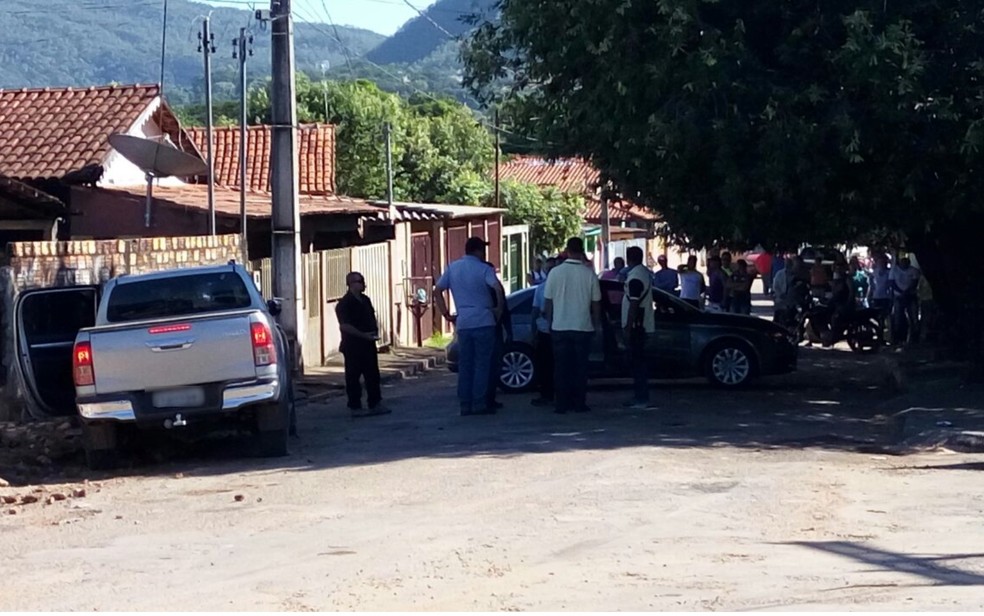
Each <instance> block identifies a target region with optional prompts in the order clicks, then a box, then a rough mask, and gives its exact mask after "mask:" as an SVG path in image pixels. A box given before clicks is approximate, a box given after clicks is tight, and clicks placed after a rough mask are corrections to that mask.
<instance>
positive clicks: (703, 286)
mask: <svg viewBox="0 0 984 616" xmlns="http://www.w3.org/2000/svg"><path fill="white" fill-rule="evenodd" d="M706 291H707V283H706V282H704V274H701V273H700V271H698V269H697V256H696V255H690V256H689V257H687V264H686V265H685V266H683V267H681V268H680V299H682V300H683V301H685V302H687V303H688V304H690V305H691V306H693V307H694V308H701V307H702V300H701V298H702V297H703V295H704V293H705V292H706Z"/></svg>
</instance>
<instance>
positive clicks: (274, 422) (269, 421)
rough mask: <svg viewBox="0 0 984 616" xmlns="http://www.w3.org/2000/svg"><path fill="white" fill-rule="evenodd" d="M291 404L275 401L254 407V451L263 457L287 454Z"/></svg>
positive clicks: (278, 456)
mask: <svg viewBox="0 0 984 616" xmlns="http://www.w3.org/2000/svg"><path fill="white" fill-rule="evenodd" d="M290 415H291V404H290V402H289V401H286V400H284V401H281V402H275V403H273V404H268V405H264V406H260V407H257V408H256V436H255V439H256V453H257V455H259V456H260V457H263V458H280V457H283V456H286V455H287V453H288V452H287V440H288V438H289V436H290Z"/></svg>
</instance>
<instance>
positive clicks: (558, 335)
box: [543, 237, 601, 413]
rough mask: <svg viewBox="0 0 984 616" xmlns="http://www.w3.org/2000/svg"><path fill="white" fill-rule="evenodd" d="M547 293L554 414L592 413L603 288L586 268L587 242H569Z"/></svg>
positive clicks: (554, 271) (549, 280) (549, 283)
mask: <svg viewBox="0 0 984 616" xmlns="http://www.w3.org/2000/svg"><path fill="white" fill-rule="evenodd" d="M546 285H547V288H546V290H545V291H544V310H543V312H544V314H546V316H547V320H548V321H549V322H550V337H551V341H552V342H553V350H554V382H555V383H564V384H565V386H564V387H561V388H558V389H557V391H556V392H555V394H554V409H555V410H554V412H556V413H567V412H568V411H574V412H576V413H579V412H586V411H590V410H591V409H590V408H588V405H587V393H588V357H589V354H590V352H591V338H592V337H593V336H594V332H595V326H594V324H595V323H599V324H600V323H601V286H600V285H599V284H598V277H597V276H595V273H594V272H593V271H592V270H591V269H590V268H588V267H585V266H584V240H582V239H581V238H579V237H572V238H571V239H569V240H567V260H565V261H564V262H563V263H561V264H560V265H558V266H557V267H555V268H554V270H553V272H552V273H551V274H550V276H549V277H548V278H547V282H546ZM599 329H600V326H599Z"/></svg>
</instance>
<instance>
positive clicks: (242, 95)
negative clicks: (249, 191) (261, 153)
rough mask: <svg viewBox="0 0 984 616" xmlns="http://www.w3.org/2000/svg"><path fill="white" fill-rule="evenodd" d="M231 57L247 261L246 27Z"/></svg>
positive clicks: (250, 51)
mask: <svg viewBox="0 0 984 616" xmlns="http://www.w3.org/2000/svg"><path fill="white" fill-rule="evenodd" d="M232 44H233V45H234V46H235V47H234V50H233V52H232V57H233V58H236V59H238V60H239V233H240V236H241V237H240V245H241V248H242V251H243V263H248V262H249V239H248V235H247V234H246V164H247V162H248V161H247V160H246V145H247V139H248V138H249V134H248V131H247V129H246V122H247V121H248V119H247V117H246V116H247V113H248V106H249V102H248V101H247V100H246V95H247V94H248V92H247V87H246V57H247V56H251V55H253V48H252V47H251V45H252V44H253V37H252V36H247V35H246V28H240V29H239V38H237V39H233V41H232Z"/></svg>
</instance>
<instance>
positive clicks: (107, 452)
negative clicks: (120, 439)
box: [82, 423, 120, 471]
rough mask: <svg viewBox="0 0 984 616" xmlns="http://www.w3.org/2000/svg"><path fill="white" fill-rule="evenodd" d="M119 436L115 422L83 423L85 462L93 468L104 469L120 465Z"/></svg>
mask: <svg viewBox="0 0 984 616" xmlns="http://www.w3.org/2000/svg"><path fill="white" fill-rule="evenodd" d="M117 436H118V434H117V427H116V425H114V424H106V423H103V424H88V423H83V424H82V445H83V447H84V448H85V463H86V465H87V466H88V467H89V468H90V469H91V470H94V471H103V470H110V469H114V468H116V467H117V466H119V463H120V458H119V449H118V446H117Z"/></svg>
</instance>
